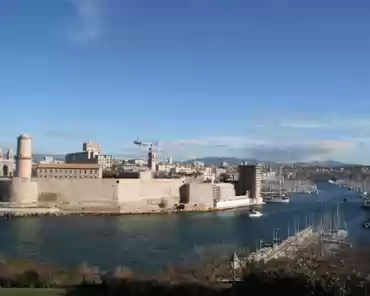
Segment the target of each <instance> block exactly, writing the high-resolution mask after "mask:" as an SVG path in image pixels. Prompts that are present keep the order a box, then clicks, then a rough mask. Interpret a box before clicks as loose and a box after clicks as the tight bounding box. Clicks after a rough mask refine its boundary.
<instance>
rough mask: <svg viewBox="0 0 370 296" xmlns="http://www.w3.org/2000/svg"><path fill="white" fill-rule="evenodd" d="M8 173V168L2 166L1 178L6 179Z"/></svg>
mask: <svg viewBox="0 0 370 296" xmlns="http://www.w3.org/2000/svg"><path fill="white" fill-rule="evenodd" d="M8 173H9V168H8V166H7V165H4V166H3V176H4V177H7V176H8Z"/></svg>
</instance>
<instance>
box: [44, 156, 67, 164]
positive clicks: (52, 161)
mask: <svg viewBox="0 0 370 296" xmlns="http://www.w3.org/2000/svg"><path fill="white" fill-rule="evenodd" d="M40 163H64V161H61V160H56V159H54V157H52V156H45V157H44V159H43V160H40Z"/></svg>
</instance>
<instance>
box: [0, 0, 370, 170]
mask: <svg viewBox="0 0 370 296" xmlns="http://www.w3.org/2000/svg"><path fill="white" fill-rule="evenodd" d="M0 19H1V26H0V40H1V41H0V42H1V43H0V99H1V105H2V123H3V128H2V137H1V139H0V142H1V145H2V146H7V147H9V146H11V147H14V146H15V138H16V136H17V135H18V134H19V133H21V132H26V133H28V134H30V135H32V136H33V138H34V150H35V152H41V153H43V152H46V153H64V152H72V151H79V150H80V147H81V142H82V141H85V140H95V141H99V142H101V143H102V145H103V150H104V151H105V152H107V153H113V154H116V155H126V156H133V155H143V154H144V151H143V150H140V149H139V148H137V147H135V146H134V145H133V144H132V141H133V140H134V139H136V138H137V137H138V136H139V137H140V138H141V139H143V140H146V141H155V140H157V141H160V154H161V155H162V156H164V155H169V154H171V155H173V157H174V158H177V159H186V158H192V157H199V156H215V155H218V156H237V157H251V156H252V157H258V158H265V159H266V158H269V159H275V160H284V161H288V160H292V161H296V160H313V159H317V160H322V159H329V158H330V159H333V158H334V159H337V160H342V161H351V162H364V163H370V67H369V66H370V55H369V53H370V33H369V32H370V2H369V1H367V0H363V1H361V0H358V1H357V0H354V1H348V0H325V1H322V0H310V1H306V0H305V1H301V0H278V1H277V0H253V1H248V0H228V1H221V0H181V1H180V0H156V1H153V0H80V1H79V0H53V1H50V0H34V1H29V0H2V1H1V3H0Z"/></svg>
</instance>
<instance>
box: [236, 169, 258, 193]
mask: <svg viewBox="0 0 370 296" xmlns="http://www.w3.org/2000/svg"><path fill="white" fill-rule="evenodd" d="M238 170H239V181H238V183H237V186H236V195H239V196H240V195H246V194H247V192H249V194H250V197H251V198H254V199H258V200H260V199H261V167H260V166H259V165H239V167H238Z"/></svg>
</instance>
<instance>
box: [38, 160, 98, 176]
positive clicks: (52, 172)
mask: <svg viewBox="0 0 370 296" xmlns="http://www.w3.org/2000/svg"><path fill="white" fill-rule="evenodd" d="M32 170H33V174H32V176H33V177H36V178H43V179H99V178H102V169H101V168H100V165H99V164H86V163H82V164H81V163H40V164H37V165H34V166H33V167H32Z"/></svg>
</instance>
